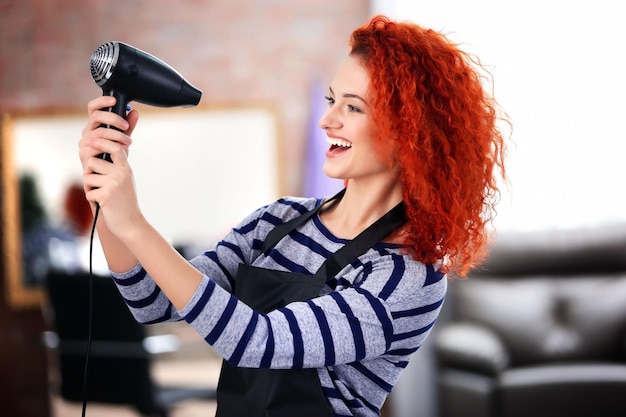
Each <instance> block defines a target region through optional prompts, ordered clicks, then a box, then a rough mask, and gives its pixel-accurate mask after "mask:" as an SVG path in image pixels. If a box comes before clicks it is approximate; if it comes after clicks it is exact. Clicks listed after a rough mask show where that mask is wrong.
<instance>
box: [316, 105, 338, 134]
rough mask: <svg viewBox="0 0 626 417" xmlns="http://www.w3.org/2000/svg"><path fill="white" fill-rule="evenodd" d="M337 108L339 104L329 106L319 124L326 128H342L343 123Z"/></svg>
mask: <svg viewBox="0 0 626 417" xmlns="http://www.w3.org/2000/svg"><path fill="white" fill-rule="evenodd" d="M336 108H337V106H328V107H327V108H326V111H325V112H324V114H323V115H322V117H321V118H320V120H319V121H318V122H317V125H318V126H319V127H321V128H322V129H324V130H328V129H339V128H341V127H342V126H343V124H342V123H341V118H340V117H339V114H338V113H337V111H335V109H336Z"/></svg>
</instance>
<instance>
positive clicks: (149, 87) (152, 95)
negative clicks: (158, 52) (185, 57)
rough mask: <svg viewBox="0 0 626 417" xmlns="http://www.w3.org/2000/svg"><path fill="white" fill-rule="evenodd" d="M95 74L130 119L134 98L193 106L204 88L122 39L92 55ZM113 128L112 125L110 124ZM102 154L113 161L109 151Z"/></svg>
mask: <svg viewBox="0 0 626 417" xmlns="http://www.w3.org/2000/svg"><path fill="white" fill-rule="evenodd" d="M90 68H91V77H92V78H93V80H94V81H95V82H96V84H98V85H99V86H100V87H102V94H103V95H107V96H113V97H115V98H116V99H117V102H116V104H115V106H113V107H111V108H109V111H112V112H114V113H116V114H119V115H120V116H122V117H124V118H126V107H127V106H128V103H129V102H131V101H133V100H134V101H138V102H140V103H144V104H148V105H152V106H157V107H191V106H195V105H196V104H198V102H200V97H201V96H202V91H200V90H198V89H197V88H196V87H194V86H192V85H191V84H189V83H188V82H187V80H185V78H183V76H182V75H180V74H179V73H178V72H177V71H176V70H175V69H174V68H172V67H170V66H169V65H167V64H166V63H165V62H163V61H161V60H160V59H158V58H156V57H154V56H152V55H150V54H148V53H147V52H144V51H142V50H140V49H137V48H134V47H132V46H130V45H127V44H125V43H122V42H117V41H113V42H107V43H105V44H103V45H101V46H100V47H98V49H96V50H95V52H94V53H93V54H92V55H91V64H90ZM106 127H111V126H108V125H107V126H106ZM100 157H101V158H102V159H105V160H107V161H109V162H111V158H110V156H109V155H108V154H101V155H100Z"/></svg>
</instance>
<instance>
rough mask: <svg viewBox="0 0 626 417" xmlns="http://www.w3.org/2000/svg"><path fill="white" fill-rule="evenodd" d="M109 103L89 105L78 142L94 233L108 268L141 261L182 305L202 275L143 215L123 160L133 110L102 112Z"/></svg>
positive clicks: (118, 269)
mask: <svg viewBox="0 0 626 417" xmlns="http://www.w3.org/2000/svg"><path fill="white" fill-rule="evenodd" d="M113 104H115V98H113V97H109V96H102V97H99V98H97V99H95V100H92V101H91V102H90V103H89V105H88V114H89V119H88V122H87V125H86V126H85V128H84V130H83V136H82V138H81V140H80V143H79V155H80V159H81V162H82V164H83V183H84V187H85V192H86V197H87V200H88V201H89V202H90V203H91V204H92V209H93V210H94V213H95V211H96V204H97V205H99V220H98V225H97V226H98V235H99V237H100V240H101V243H102V247H103V250H104V253H105V256H106V258H107V262H108V264H109V269H111V270H112V271H113V272H124V271H128V270H130V269H132V268H133V267H134V266H135V265H136V264H137V263H138V262H139V263H141V264H142V265H143V267H144V268H145V270H146V271H148V272H149V273H150V275H151V277H152V278H153V279H154V280H155V282H156V283H157V284H158V285H159V287H160V288H161V289H162V291H163V292H164V293H165V294H166V295H167V297H168V298H169V299H170V300H171V302H172V303H173V304H174V306H176V307H177V308H182V307H183V306H184V305H186V304H187V302H188V301H189V299H190V297H191V295H192V294H193V293H194V292H195V290H196V288H197V287H198V284H199V282H200V279H201V277H202V275H201V274H200V273H199V272H198V271H197V270H196V269H195V268H194V267H193V266H191V265H190V264H189V263H188V262H187V261H186V260H185V259H184V258H183V257H182V256H180V254H178V252H177V251H176V250H175V249H174V248H172V247H171V245H170V244H169V243H168V242H167V241H166V240H165V239H164V238H163V237H162V236H161V235H160V234H159V233H158V232H157V231H156V230H155V229H154V228H153V227H152V226H151V225H150V224H149V223H148V221H147V220H146V219H145V217H144V216H143V214H142V212H141V210H140V208H139V204H138V202H137V195H136V192H135V182H134V177H133V172H132V169H131V167H130V165H129V163H128V158H127V156H128V147H129V146H130V144H131V143H132V140H131V139H130V134H131V133H132V131H133V129H134V128H135V125H136V123H137V120H138V118H139V114H138V113H137V111H136V110H133V111H131V112H129V114H128V116H127V120H124V119H123V118H122V117H120V116H118V115H116V114H114V113H112V112H108V111H106V110H103V109H106V108H107V107H110V106H112V105H113ZM103 125H109V126H111V127H114V128H116V129H112V128H106V127H101V126H103ZM117 129H119V130H117ZM101 153H108V154H110V155H111V159H112V161H113V162H112V163H111V162H107V161H105V160H103V159H101V158H99V157H98V155H99V154H101Z"/></svg>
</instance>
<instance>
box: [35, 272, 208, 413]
mask: <svg viewBox="0 0 626 417" xmlns="http://www.w3.org/2000/svg"><path fill="white" fill-rule="evenodd" d="M91 285H93V287H92V288H93V292H92V295H93V321H92V324H91V326H92V336H91V340H92V343H91V349H90V355H89V358H88V361H89V362H88V380H87V391H86V392H87V395H86V399H87V401H88V402H96V403H106V404H117V405H130V406H132V407H134V408H135V409H136V410H137V411H138V412H139V413H140V414H141V415H144V416H159V417H167V415H168V410H169V409H170V408H171V407H172V406H174V405H175V404H177V403H179V402H181V401H183V400H187V399H196V400H197V399H201V400H213V399H215V389H214V388H195V387H165V386H159V385H157V384H156V382H155V381H154V380H153V378H152V375H151V372H150V367H151V361H152V359H153V353H150V352H149V351H148V350H147V349H146V344H145V342H146V340H147V339H146V338H147V334H146V329H145V328H144V326H142V325H140V324H139V323H137V322H136V321H135V319H134V318H133V317H132V315H131V313H130V311H129V310H128V307H127V306H126V304H125V303H124V301H123V300H122V298H121V296H120V294H119V293H118V291H117V289H116V288H115V284H114V282H113V281H112V280H111V279H110V278H108V277H101V276H95V277H93V281H92V284H91ZM89 288H90V278H89V276H88V275H87V274H73V275H67V274H62V273H51V274H49V276H48V278H47V282H46V290H47V295H48V300H49V303H50V307H51V313H52V314H51V315H52V317H51V321H52V322H51V328H52V329H53V331H54V332H55V333H56V335H57V336H58V348H57V349H55V351H56V352H57V354H58V358H57V361H58V368H59V377H60V395H61V397H62V398H63V399H65V400H67V401H72V402H82V401H83V395H84V394H83V392H84V389H83V386H84V384H83V382H84V372H85V360H86V348H87V337H88V331H89V313H88V311H89V301H90V297H89Z"/></svg>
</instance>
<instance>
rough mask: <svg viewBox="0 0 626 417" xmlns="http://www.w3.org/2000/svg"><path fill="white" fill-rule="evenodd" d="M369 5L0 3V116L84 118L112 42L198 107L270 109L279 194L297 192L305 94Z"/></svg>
mask: <svg viewBox="0 0 626 417" xmlns="http://www.w3.org/2000/svg"><path fill="white" fill-rule="evenodd" d="M368 16H369V2H368V1H367V0H341V1H336V0H183V1H170V0H127V1H125V2H123V3H122V2H106V1H96V0H19V1H15V0H0V112H9V113H25V112H26V113H31V112H34V113H41V112H48V111H55V112H56V111H60V112H65V111H68V112H74V111H81V112H83V111H84V108H85V104H86V102H87V101H88V100H89V99H91V98H93V97H95V96H97V95H98V94H100V89H99V88H98V87H97V86H96V85H95V84H94V82H93V81H92V79H91V76H90V75H89V58H90V56H91V54H92V53H93V51H94V50H95V49H96V48H97V47H98V46H99V45H101V44H102V43H104V42H107V41H111V40H119V41H123V42H126V43H129V44H131V45H133V46H135V47H137V48H140V49H143V50H145V51H147V52H149V53H151V54H153V55H155V56H157V57H159V58H161V59H163V60H164V61H165V62H167V63H169V64H171V65H172V66H173V67H175V68H176V69H177V70H178V71H179V72H181V74H183V75H184V76H185V78H187V79H188V80H189V81H190V82H191V83H192V84H194V85H195V86H197V87H198V88H200V89H202V90H203V92H204V95H203V98H202V102H201V105H205V106H214V105H215V106H221V105H238V104H250V103H259V104H263V105H270V106H273V107H274V108H275V109H276V112H277V116H278V122H279V135H280V137H279V144H280V148H281V150H280V151H279V157H280V158H281V163H282V168H283V172H282V174H283V175H282V181H283V183H282V184H281V187H280V188H281V190H282V191H283V192H285V193H289V194H294V193H298V192H299V190H300V186H301V184H300V182H301V174H302V172H301V171H302V161H303V156H304V155H303V153H304V142H305V139H306V133H307V129H306V127H307V117H308V113H309V104H310V98H309V90H310V87H311V84H312V82H313V80H314V79H316V78H321V79H322V80H323V81H324V82H325V83H328V81H329V80H330V77H331V76H332V74H333V73H334V71H335V69H336V67H337V66H338V64H339V63H340V61H341V59H343V57H344V56H345V55H346V53H347V41H348V36H349V34H350V32H351V31H352V29H354V28H355V27H357V26H359V25H361V24H363V23H364V22H365V21H366V19H367V17H368Z"/></svg>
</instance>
